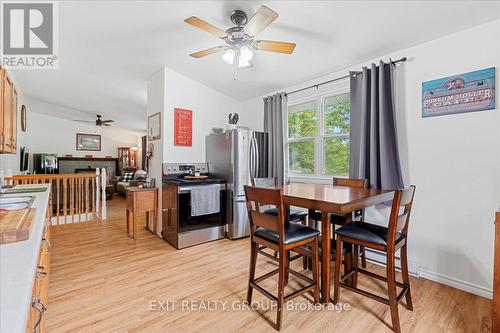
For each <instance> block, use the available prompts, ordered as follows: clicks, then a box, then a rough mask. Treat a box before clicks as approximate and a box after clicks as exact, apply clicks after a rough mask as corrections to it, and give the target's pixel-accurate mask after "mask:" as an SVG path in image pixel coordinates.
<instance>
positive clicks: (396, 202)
mask: <svg viewBox="0 0 500 333" xmlns="http://www.w3.org/2000/svg"><path fill="white" fill-rule="evenodd" d="M415 189H416V186H415V185H411V186H410V187H408V188H406V189H403V190H396V191H395V193H394V199H393V200H392V209H391V215H390V218H389V229H388V235H387V246H388V247H390V246H391V245H392V246H394V245H395V243H396V234H397V233H398V232H400V233H401V234H403V235H404V236H407V235H408V225H409V224H410V213H411V207H412V205H413V198H414V196H415Z"/></svg>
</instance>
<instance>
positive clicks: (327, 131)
mask: <svg viewBox="0 0 500 333" xmlns="http://www.w3.org/2000/svg"><path fill="white" fill-rule="evenodd" d="M349 121H350V108H349V92H346V91H343V92H339V93H336V94H328V95H323V96H318V97H315V98H311V99H307V100H303V101H300V102H298V103H290V104H289V105H288V122H287V123H288V140H287V144H288V148H287V149H288V169H289V172H290V174H292V175H294V174H303V175H316V176H322V175H329V176H330V175H336V176H347V175H348V174H349Z"/></svg>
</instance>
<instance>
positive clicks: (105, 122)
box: [73, 114, 114, 126]
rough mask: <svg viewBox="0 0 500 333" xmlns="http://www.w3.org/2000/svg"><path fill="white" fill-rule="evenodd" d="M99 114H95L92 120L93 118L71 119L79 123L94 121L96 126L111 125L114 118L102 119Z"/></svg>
mask: <svg viewBox="0 0 500 333" xmlns="http://www.w3.org/2000/svg"><path fill="white" fill-rule="evenodd" d="M101 117H102V116H101V115H100V114H98V115H97V119H96V120H95V121H94V120H73V121H76V122H79V123H95V125H96V126H111V124H110V123H113V122H114V120H111V119H109V120H102V119H101Z"/></svg>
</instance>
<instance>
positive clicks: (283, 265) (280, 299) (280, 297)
mask: <svg viewBox="0 0 500 333" xmlns="http://www.w3.org/2000/svg"><path fill="white" fill-rule="evenodd" d="M285 258H286V251H285V250H283V249H280V256H279V277H278V281H279V282H278V307H277V313H276V327H275V329H276V330H278V331H279V330H280V329H281V321H282V319H283V311H282V310H283V302H284V298H285V272H286V262H285Z"/></svg>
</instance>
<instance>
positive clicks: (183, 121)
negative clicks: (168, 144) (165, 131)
mask: <svg viewBox="0 0 500 333" xmlns="http://www.w3.org/2000/svg"><path fill="white" fill-rule="evenodd" d="M174 145H176V146H187V147H191V146H192V145H193V111H191V110H186V109H179V108H175V109H174Z"/></svg>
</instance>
